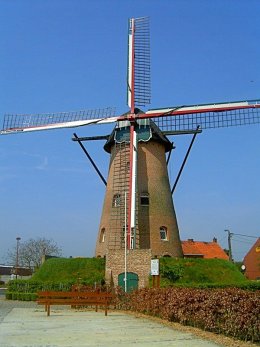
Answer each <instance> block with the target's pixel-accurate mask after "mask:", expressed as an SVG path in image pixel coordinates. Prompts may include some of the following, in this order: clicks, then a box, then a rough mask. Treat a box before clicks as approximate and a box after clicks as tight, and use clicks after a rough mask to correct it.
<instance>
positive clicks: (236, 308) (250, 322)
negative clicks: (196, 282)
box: [116, 288, 260, 342]
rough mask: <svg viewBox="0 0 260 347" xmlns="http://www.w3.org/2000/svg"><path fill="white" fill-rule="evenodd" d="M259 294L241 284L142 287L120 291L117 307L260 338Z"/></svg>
mask: <svg viewBox="0 0 260 347" xmlns="http://www.w3.org/2000/svg"><path fill="white" fill-rule="evenodd" d="M259 294H260V292H259V291H249V290H242V289H237V288H227V289H195V288H167V289H166V288H155V289H141V290H138V291H135V292H132V293H130V294H125V293H122V292H119V293H118V297H117V302H116V307H117V308H118V309H124V310H131V311H135V312H140V313H144V314H148V315H152V316H156V317H160V318H162V319H166V320H168V321H171V322H178V323H181V324H184V325H190V326H194V327H197V328H201V329H204V330H207V331H211V332H215V333H220V334H223V335H227V336H231V337H233V338H238V339H241V340H245V341H248V340H250V341H252V342H259V341H260V320H259V317H260V296H259Z"/></svg>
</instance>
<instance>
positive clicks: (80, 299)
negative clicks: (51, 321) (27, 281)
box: [37, 291, 113, 316]
mask: <svg viewBox="0 0 260 347" xmlns="http://www.w3.org/2000/svg"><path fill="white" fill-rule="evenodd" d="M112 298H113V294H110V293H107V292H75V291H74V292H53V291H44V292H38V299H37V303H38V304H39V305H45V311H46V312H47V316H49V315H50V310H51V305H70V306H72V307H73V306H74V307H75V306H76V307H77V306H90V305H91V306H95V308H96V312H97V310H98V306H102V307H104V309H105V315H106V316H107V311H108V307H109V304H110V302H111V300H112Z"/></svg>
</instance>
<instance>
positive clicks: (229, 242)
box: [225, 230, 233, 262]
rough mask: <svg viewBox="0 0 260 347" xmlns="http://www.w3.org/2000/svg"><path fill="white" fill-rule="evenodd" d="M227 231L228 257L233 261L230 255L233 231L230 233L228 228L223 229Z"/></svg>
mask: <svg viewBox="0 0 260 347" xmlns="http://www.w3.org/2000/svg"><path fill="white" fill-rule="evenodd" d="M225 231H226V232H227V233H228V257H229V261H231V262H233V256H232V246H231V238H232V236H233V233H231V232H230V231H229V230H225Z"/></svg>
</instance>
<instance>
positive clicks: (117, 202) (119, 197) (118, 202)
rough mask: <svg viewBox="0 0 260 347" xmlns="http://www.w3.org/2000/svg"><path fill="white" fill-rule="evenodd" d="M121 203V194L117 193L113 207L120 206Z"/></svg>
mask: <svg viewBox="0 0 260 347" xmlns="http://www.w3.org/2000/svg"><path fill="white" fill-rule="evenodd" d="M120 203H121V195H120V194H115V195H114V196H113V205H112V206H113V207H119V206H120Z"/></svg>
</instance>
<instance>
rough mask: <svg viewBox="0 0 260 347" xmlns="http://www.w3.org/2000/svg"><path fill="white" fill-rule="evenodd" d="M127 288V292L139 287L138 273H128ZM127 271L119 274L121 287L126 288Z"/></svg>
mask: <svg viewBox="0 0 260 347" xmlns="http://www.w3.org/2000/svg"><path fill="white" fill-rule="evenodd" d="M126 278H127V281H126V289H127V293H129V292H131V291H132V290H134V289H138V281H139V279H138V275H137V274H135V273H133V272H127V273H126ZM124 279H125V273H124V272H122V273H121V274H120V275H118V285H119V287H122V288H123V289H125V280H124Z"/></svg>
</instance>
